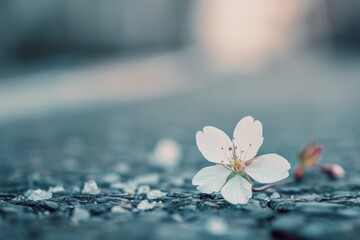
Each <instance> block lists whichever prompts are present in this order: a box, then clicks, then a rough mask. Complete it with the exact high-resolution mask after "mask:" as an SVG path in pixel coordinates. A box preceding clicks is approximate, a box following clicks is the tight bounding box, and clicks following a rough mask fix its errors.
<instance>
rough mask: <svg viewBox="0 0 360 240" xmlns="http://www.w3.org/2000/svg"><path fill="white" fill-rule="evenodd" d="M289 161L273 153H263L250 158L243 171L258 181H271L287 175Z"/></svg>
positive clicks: (281, 178)
mask: <svg viewBox="0 0 360 240" xmlns="http://www.w3.org/2000/svg"><path fill="white" fill-rule="evenodd" d="M290 168H291V167H290V164H289V162H288V161H287V160H286V159H285V158H283V157H281V156H279V155H277V154H275V153H271V154H265V155H262V156H259V157H256V158H254V159H252V160H251V162H250V164H249V166H247V167H246V168H245V170H244V171H245V173H246V174H248V175H249V176H250V177H251V178H253V179H254V180H255V181H257V182H259V183H273V182H277V181H280V180H283V179H285V178H287V177H288V176H289V172H288V171H289V169H290Z"/></svg>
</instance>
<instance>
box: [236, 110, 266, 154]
mask: <svg viewBox="0 0 360 240" xmlns="http://www.w3.org/2000/svg"><path fill="white" fill-rule="evenodd" d="M263 140H264V138H263V136H262V124H261V122H260V121H258V120H256V121H255V120H254V118H253V117H251V116H247V117H244V118H242V119H241V120H240V121H239V123H238V124H237V125H236V127H235V130H234V145H235V146H237V150H236V152H237V155H238V156H239V157H240V159H241V160H249V159H252V158H253V157H255V156H256V153H257V152H258V150H259V148H260V147H261V145H262V143H263Z"/></svg>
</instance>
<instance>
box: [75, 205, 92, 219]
mask: <svg viewBox="0 0 360 240" xmlns="http://www.w3.org/2000/svg"><path fill="white" fill-rule="evenodd" d="M89 218H90V213H89V211H88V210H86V209H84V208H81V207H75V209H74V212H73V216H72V218H71V219H72V220H73V222H79V221H84V220H88V219H89Z"/></svg>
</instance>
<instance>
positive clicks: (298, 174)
mask: <svg viewBox="0 0 360 240" xmlns="http://www.w3.org/2000/svg"><path fill="white" fill-rule="evenodd" d="M304 173H305V171H304V168H303V167H302V166H298V167H297V168H296V169H295V179H296V180H297V181H300V180H301V179H302V178H303V177H304Z"/></svg>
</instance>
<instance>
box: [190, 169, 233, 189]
mask: <svg viewBox="0 0 360 240" xmlns="http://www.w3.org/2000/svg"><path fill="white" fill-rule="evenodd" d="M230 174H231V171H230V170H229V169H226V168H225V167H223V166H222V165H215V166H211V167H205V168H203V169H201V170H200V171H199V172H198V173H196V175H195V176H194V177H193V180H192V184H193V185H199V186H198V187H197V189H198V190H199V191H200V192H203V193H207V194H210V193H213V192H219V191H220V189H221V188H222V187H223V186H224V184H225V182H226V179H227V178H228V176H229V175H230Z"/></svg>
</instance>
